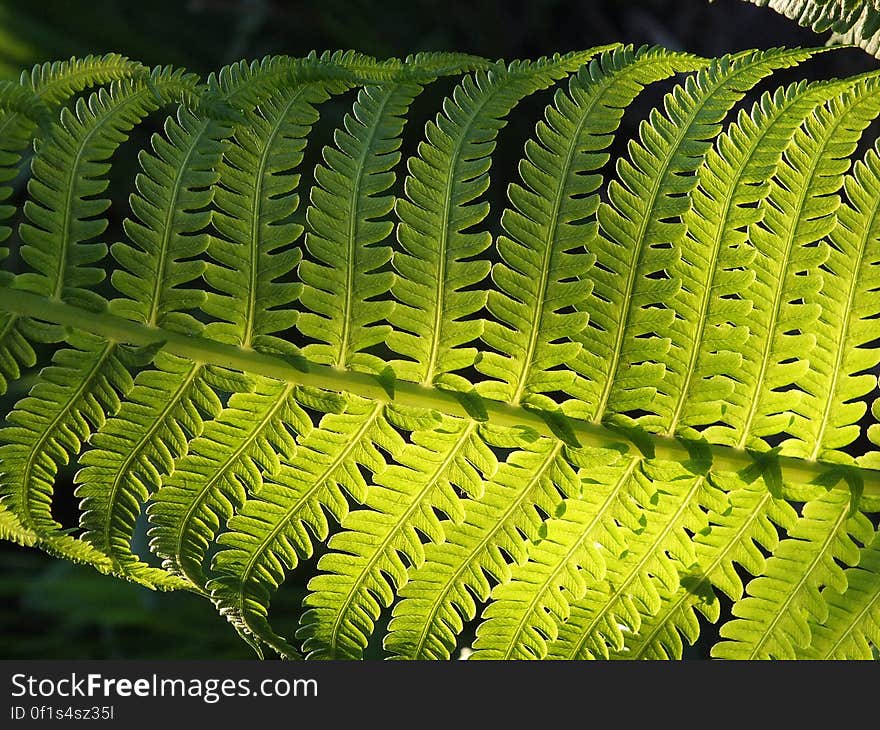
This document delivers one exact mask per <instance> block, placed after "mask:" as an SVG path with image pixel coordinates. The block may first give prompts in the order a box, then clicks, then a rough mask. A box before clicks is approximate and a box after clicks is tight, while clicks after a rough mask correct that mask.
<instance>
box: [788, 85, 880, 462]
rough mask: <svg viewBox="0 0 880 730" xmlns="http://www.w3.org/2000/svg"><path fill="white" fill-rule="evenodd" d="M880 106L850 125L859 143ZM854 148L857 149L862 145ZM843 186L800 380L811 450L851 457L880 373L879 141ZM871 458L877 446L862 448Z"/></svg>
mask: <svg viewBox="0 0 880 730" xmlns="http://www.w3.org/2000/svg"><path fill="white" fill-rule="evenodd" d="M873 93H876V91H875V92H873ZM878 112H880V108H878V107H877V106H876V105H875V104H873V103H871V102H869V104H868V109H866V114H865V115H864V116H860V117H859V118H857V119H855V120H853V119H852V118H851V117H850V119H849V120H848V125H847V129H848V130H850V129H853V128H855V129H854V131H853V132H850V135H851V136H850V137H849V139H852V141H853V143H854V142H855V141H857V136H856V134H855V130H858V129H859V128H863V127H864V126H865V125H866V123H867V122H868V121H870V119H871V118H872V117H873V116H874V115H876V114H877V113H878ZM845 141H846V138H844V139H841V135H839V134H838V135H836V136H835V142H836V143H837V144H841V148H838V154H842V153H846V151H847V147H843V146H842V143H844V142H845ZM849 149H850V150H851V151H850V153H849V154H852V151H854V147H851V148H849ZM843 189H844V190H845V192H846V197H847V200H848V201H849V202H844V203H843V204H842V205H841V206H840V208H839V209H838V210H837V216H836V225H835V226H834V228H833V230H832V231H831V237H830V244H831V245H830V246H829V256H828V259H827V260H826V261H825V263H824V264H823V268H822V270H823V286H822V289H821V290H820V292H818V295H817V296H813V297H811V298H810V299H809V300H808V303H810V304H814V305H815V304H818V305H819V306H820V307H821V311H822V314H821V316H820V317H819V320H818V322H817V325H816V326H815V327H812V328H811V333H812V334H813V335H815V337H816V346H815V348H814V350H813V351H812V352H811V354H810V370H809V374H808V376H807V377H805V378H803V379H800V380H799V381H798V384H799V385H802V387H803V389H804V390H805V391H806V395H805V396H804V399H803V400H802V402H801V407H800V408H799V409H798V415H799V416H802V417H804V418H806V419H809V420H810V426H809V429H808V430H807V429H805V430H806V433H808V434H809V441H807V444H808V446H811V448H810V451H809V458H811V459H817V458H819V459H823V460H825V461H848V462H851V461H852V457H851V456H848V455H846V453H845V451H844V449H845V447H847V446H848V445H849V444H851V443H852V442H853V441H855V440H856V439H857V438H858V437H859V435H860V432H861V429H860V427H859V421H860V419H861V418H862V417H863V416H864V415H865V412H866V411H867V407H868V406H867V403H866V402H865V401H864V400H862V398H864V396H866V395H868V394H869V393H871V392H872V391H873V390H874V387H875V385H876V380H875V377H874V375H873V374H871V373H874V372H876V369H877V365H878V364H880V353H878V352H877V350H876V349H869V348H867V347H865V346H866V345H870V343H871V342H872V341H873V340H874V339H875V323H874V320H875V319H876V318H877V316H878V315H880V302H878V300H877V290H878V289H880V156H878V150H877V146H876V144H875V147H874V149H872V150H870V151H869V152H868V154H867V155H866V156H865V158H864V160H861V161H859V162H857V163H856V166H855V168H854V170H853V172H852V174H850V175H847V176H846V178H845V179H844V180H843ZM810 396H812V398H811V397H810ZM797 435H798V436H800V432H799V433H798V434H797ZM875 453H876V452H875ZM870 458H871V455H870V453H866V454H864V455H863V456H862V459H870Z"/></svg>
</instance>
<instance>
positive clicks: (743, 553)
mask: <svg viewBox="0 0 880 730" xmlns="http://www.w3.org/2000/svg"><path fill="white" fill-rule="evenodd" d="M712 479H713V481H714V482H716V483H717V486H718V487H719V488H721V489H723V490H724V491H725V492H726V498H725V499H724V500H723V501H722V502H721V503H720V506H721V507H722V508H721V509H718V508H716V509H714V510H710V511H709V514H708V522H709V525H710V529H708V530H703V531H702V532H699V533H697V534H696V535H695V536H694V551H695V555H696V562H695V563H694V564H692V565H691V566H690V568H689V570H688V571H687V573H686V574H685V575H682V576H681V578H680V581H679V582H680V584H681V585H680V587H679V588H678V590H676V591H673V592H668V591H661V592H660V594H659V595H660V598H661V601H662V605H660V608H659V609H658V610H657V612H656V613H655V614H654V615H653V616H651V615H647V616H646V615H644V614H643V615H642V620H641V627H640V628H639V629H638V631H636V632H633V631H627V632H621V635H620V640H622V642H621V641H619V642H618V644H617V646H616V647H614V648H612V651H611V652H610V656H611V657H612V658H623V659H662V658H676V659H678V658H681V656H682V650H683V643H682V637H683V638H685V639H686V640H687V641H688V642H689V643H691V644H692V643H693V642H694V641H696V639H697V636H698V635H699V618H698V617H697V615H696V612H697V611H699V612H700V613H701V614H702V615H703V616H704V617H705V618H706V619H707V620H709V621H711V622H712V623H715V622H716V621H718V619H719V617H720V602H719V600H718V598H717V596H716V595H715V593H714V591H713V590H712V589H713V588H717V589H720V590H721V591H723V592H724V593H725V594H726V595H727V596H728V597H729V598H730V599H732V600H734V601H737V600H739V599H740V598H741V597H742V593H743V584H742V579H741V578H740V576H739V573H738V572H737V568H736V565H735V564H738V565H740V566H742V567H743V568H744V569H745V570H747V571H748V572H749V573H750V574H751V575H761V574H763V573H764V570H765V564H766V561H765V558H764V555H763V553H762V552H761V549H762V548H763V549H764V550H766V551H769V552H772V551H773V550H774V549H775V548H776V546H777V545H778V544H779V536H778V532H777V527H776V526H777V525H778V526H779V527H781V528H783V529H785V530H789V529H791V528H792V526H793V525H794V524H795V522H796V520H797V513H796V511H795V510H794V508H793V507H792V506H791V505H789V504H788V503H787V502H785V501H784V500H781V499H776V498H774V497H773V496H772V495H771V494H770V491H769V489H768V487H767V485H766V484H765V483H764V482H763V481H762V480H760V479H758V480H755V481H754V482H752V483H751V484H747V483H744V482H743V481H742V479H740V478H739V477H737V476H736V475H732V474H727V475H716V476H713V478H712ZM572 614H573V616H574V617H573V618H572V624H573V625H574V624H575V623H577V622H578V621H581V622H583V619H581V618H580V616H579V614H580V607H579V606H575V607H574V608H573V609H572ZM567 631H568V628H567V627H564V628H563V632H564V633H566V632H567Z"/></svg>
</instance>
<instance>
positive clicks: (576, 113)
mask: <svg viewBox="0 0 880 730" xmlns="http://www.w3.org/2000/svg"><path fill="white" fill-rule="evenodd" d="M698 65H699V62H697V61H696V59H693V58H691V57H688V56H685V55H682V54H669V53H667V52H666V51H663V50H661V49H656V48H653V49H647V48H642V49H639V50H638V51H633V49H632V48H619V49H616V50H614V51H606V52H605V53H603V54H601V55H600V56H599V57H598V58H595V59H593V61H592V62H591V63H590V64H589V66H582V67H581V69H580V70H579V71H578V73H577V74H576V75H574V76H573V77H572V78H571V79H570V81H569V85H568V92H567V93H566V92H564V91H562V90H561V89H560V90H557V92H556V95H555V97H554V103H553V104H552V105H550V106H548V107H547V109H546V111H545V115H544V120H543V121H541V122H539V123H538V126H537V137H536V138H535V139H533V140H530V141H529V142H528V143H526V150H525V152H526V156H525V158H524V159H523V160H522V161H521V162H520V165H519V171H520V174H521V176H522V179H523V183H524V185H525V187H522V186H520V185H518V184H514V185H512V186H511V187H510V188H509V189H508V195H509V196H510V200H511V203H512V205H513V208H508V209H507V210H505V211H504V214H503V215H502V218H501V223H502V226H503V227H504V229H505V231H506V232H507V234H508V235H502V236H501V237H500V238H499V239H498V241H497V248H498V253H499V255H500V256H501V259H502V261H501V262H500V263H498V264H496V265H495V266H494V267H493V269H492V280H493V282H494V283H495V285H496V287H497V289H495V290H493V291H491V292H490V293H489V296H488V301H487V307H488V309H489V312H490V313H491V314H492V315H494V320H491V321H487V322H486V324H485V329H484V332H483V334H482V336H481V337H482V339H483V341H484V342H485V343H486V344H487V345H489V347H491V348H492V349H493V350H496V351H497V352H494V351H490V352H487V353H485V354H484V355H483V357H482V358H481V359H480V361H479V363H478V364H477V368H478V369H479V370H480V372H482V373H484V374H485V375H487V376H489V377H490V378H492V379H491V380H488V381H483V382H481V383H480V384H479V386H478V391H479V392H480V394H481V395H484V396H486V397H488V398H493V399H495V400H501V401H504V402H508V403H512V404H514V405H518V404H519V403H521V402H525V403H529V404H532V405H535V406H537V407H544V408H551V409H552V408H553V406H554V405H555V404H554V403H553V402H552V401H549V402H548V398H547V396H546V395H544V394H545V393H548V392H554V391H563V390H566V388H567V387H568V386H569V385H570V384H571V382H572V380H573V377H574V374H573V372H572V371H571V370H569V369H561V368H560V366H561V365H567V364H568V363H569V362H570V361H571V360H573V359H574V357H575V356H576V354H577V352H578V350H579V349H580V348H579V346H578V343H577V342H575V341H572V339H573V338H574V336H575V335H576V334H577V333H578V332H580V331H581V330H582V329H583V328H584V327H585V326H586V325H587V320H588V314H587V312H586V311H584V307H583V303H584V301H585V299H586V297H587V296H588V295H589V288H590V286H591V280H590V278H589V277H587V276H585V274H586V273H587V272H588V271H589V270H590V268H591V266H592V263H593V261H594V257H592V255H591V254H590V253H589V250H590V248H591V245H590V242H591V241H592V239H593V238H594V237H595V234H596V222H595V212H596V209H597V208H598V205H599V195H598V193H597V190H598V189H599V187H600V185H601V182H602V178H601V176H600V175H598V174H597V170H599V169H600V168H601V167H602V165H604V164H605V162H606V161H607V158H608V155H607V153H605V152H604V150H605V149H606V148H607V147H608V146H609V145H610V144H611V141H612V135H613V133H614V132H615V131H616V130H617V127H618V125H619V124H620V119H621V117H622V116H623V110H624V109H625V108H626V107H627V106H629V104H630V103H632V101H633V99H634V98H635V96H636V95H637V94H638V93H639V92H640V91H641V90H642V88H643V87H644V86H646V85H648V84H650V83H653V82H655V81H659V80H661V79H663V78H666V77H668V76H671V75H672V74H673V73H675V72H676V71H685V70H694V69H695V68H696V67H697V66H698ZM584 242H587V243H586V244H585V243H584ZM584 248H586V249H587V250H586V251H584ZM572 308H573V309H574V310H575V311H570V312H565V313H560V310H563V311H564V310H566V309H572ZM559 340H561V342H557V341H559Z"/></svg>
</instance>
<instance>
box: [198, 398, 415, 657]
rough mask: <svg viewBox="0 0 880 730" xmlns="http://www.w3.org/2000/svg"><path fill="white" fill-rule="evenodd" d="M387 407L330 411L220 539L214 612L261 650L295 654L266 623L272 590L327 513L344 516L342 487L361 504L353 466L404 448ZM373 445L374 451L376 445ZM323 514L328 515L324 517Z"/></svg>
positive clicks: (321, 533)
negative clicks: (264, 647)
mask: <svg viewBox="0 0 880 730" xmlns="http://www.w3.org/2000/svg"><path fill="white" fill-rule="evenodd" d="M385 410H386V409H385V406H384V405H383V404H382V403H381V402H379V403H370V402H369V401H366V400H363V399H354V400H352V401H350V402H349V403H348V405H347V407H346V409H345V411H343V412H342V413H340V414H328V415H326V416H324V417H323V418H322V419H321V423H320V426H319V427H318V428H316V429H314V430H312V431H310V432H309V433H308V434H307V435H306V436H305V438H301V439H300V440H299V443H298V444H297V452H296V456H295V458H293V459H292V460H291V461H290V463H289V464H288V465H286V466H283V467H282V469H281V470H279V471H278V472H277V473H276V474H275V475H274V477H273V478H272V479H271V480H270V481H267V482H266V483H265V484H264V485H263V487H262V489H261V490H260V491H259V492H258V493H257V494H254V495H252V496H250V497H249V499H248V500H247V501H246V502H245V503H244V505H243V506H242V507H241V509H239V510H238V514H236V515H235V516H234V517H233V518H232V519H231V520H230V521H229V530H228V532H226V533H224V534H223V535H221V536H220V538H219V541H218V542H219V543H220V545H221V549H220V550H219V551H218V552H217V554H216V556H215V558H214V561H213V565H212V568H213V571H214V574H215V575H216V576H217V577H216V578H215V579H214V580H213V581H211V583H210V584H209V588H210V590H211V595H212V598H213V600H214V602H215V603H216V605H217V607H218V610H219V611H220V612H221V613H223V614H224V615H225V616H226V617H227V618H228V619H229V620H230V621H231V622H232V624H233V625H234V626H235V627H236V629H237V630H238V631H239V633H241V634H242V636H244V637H245V638H246V640H248V641H249V642H250V643H251V644H252V645H254V646H255V648H257V649H258V650H259V642H265V643H266V644H268V645H269V646H271V647H272V648H273V649H275V650H276V651H277V652H278V653H279V654H281V655H282V656H288V657H294V656H297V655H298V651H297V650H296V649H294V648H293V647H292V646H291V645H290V643H289V642H288V641H287V640H286V639H284V638H283V637H281V636H279V635H278V634H277V633H276V632H275V631H273V630H272V628H271V626H270V625H269V622H268V612H269V601H270V598H271V595H272V593H273V592H274V591H275V590H276V589H277V587H278V586H279V585H280V584H281V583H282V581H283V580H284V576H285V572H286V570H288V569H291V570H292V569H293V568H295V567H296V565H297V564H298V563H299V560H300V557H309V556H311V554H312V551H313V549H314V548H313V542H312V537H311V536H310V534H309V531H307V529H306V528H308V530H310V531H311V534H312V535H314V537H315V538H316V539H318V540H322V541H323V540H326V538H327V535H328V533H329V525H328V522H327V517H328V516H329V517H331V518H332V519H334V520H335V521H336V522H342V521H343V520H344V518H345V516H346V515H347V514H348V502H347V501H346V498H345V496H344V494H343V490H344V491H345V492H347V493H348V494H350V495H351V496H352V497H353V498H354V499H355V500H356V501H358V502H363V501H364V499H365V497H366V493H367V489H368V487H367V482H366V481H365V479H364V476H363V475H362V474H361V471H360V470H359V466H362V467H364V468H365V469H368V470H369V471H370V472H372V473H373V474H378V473H380V472H381V471H383V470H384V469H385V466H386V464H385V458H384V456H383V455H382V453H381V452H380V451H379V450H378V448H382V449H383V450H387V451H391V452H392V453H394V452H397V451H399V450H400V449H401V448H402V441H401V438H400V435H399V434H398V433H397V432H396V431H395V430H394V429H393V428H392V427H391V425H390V423H389V422H388V420H387V419H386V417H385ZM377 447H378V448H377ZM325 513H326V514H325Z"/></svg>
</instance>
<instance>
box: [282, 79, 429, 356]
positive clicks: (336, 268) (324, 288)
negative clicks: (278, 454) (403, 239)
mask: <svg viewBox="0 0 880 730" xmlns="http://www.w3.org/2000/svg"><path fill="white" fill-rule="evenodd" d="M421 91H422V87H421V86H420V85H418V84H412V83H410V84H392V85H388V86H384V87H381V86H367V87H365V88H364V89H362V90H361V91H360V93H359V94H358V98H357V101H356V102H355V105H354V109H353V110H352V113H351V114H348V115H346V117H345V121H344V124H343V127H342V128H340V129H337V130H336V132H335V134H334V140H335V146H334V147H325V148H324V160H325V162H326V163H327V166H326V167H325V166H324V165H319V166H318V167H317V168H316V170H315V178H316V181H317V185H316V186H315V187H314V188H313V189H312V204H311V205H310V206H309V209H308V211H307V212H306V220H307V221H308V224H309V228H310V230H309V232H308V233H307V235H306V247H307V249H308V251H309V253H310V254H311V256H312V257H313V260H308V259H306V260H304V261H303V262H302V263H301V264H300V267H299V275H300V277H301V279H302V281H303V283H304V289H303V292H302V295H301V297H300V301H301V302H302V304H303V306H304V307H305V309H306V310H307V311H306V312H304V313H303V314H301V315H300V316H299V318H298V320H297V328H298V329H299V330H300V332H302V333H303V334H304V335H305V336H306V337H309V338H311V339H312V340H315V341H316V342H314V343H313V344H309V345H307V346H306V348H305V350H304V351H303V354H304V355H305V357H307V358H309V359H311V360H313V361H315V362H321V363H327V364H330V365H335V366H336V367H340V368H351V369H353V370H367V371H373V372H379V371H381V370H382V369H383V368H384V367H385V364H384V362H383V361H382V360H380V359H379V358H377V357H376V356H374V355H370V354H368V353H365V352H363V351H364V350H367V349H368V348H370V347H373V346H374V345H376V344H378V343H380V342H384V341H385V338H386V337H387V335H388V331H389V329H390V328H389V327H388V325H384V324H377V323H381V322H382V321H383V320H385V319H387V318H388V316H389V314H390V312H391V307H392V306H393V305H392V303H391V301H390V300H389V299H388V298H387V297H386V298H385V299H383V300H381V301H377V300H376V297H379V296H381V295H386V294H387V292H388V291H389V290H390V288H391V283H392V280H393V276H394V274H393V273H392V272H391V271H389V270H387V267H386V264H387V263H388V262H389V261H390V260H391V247H390V246H388V245H377V244H381V243H383V242H384V241H385V240H386V239H387V238H388V236H389V235H390V233H391V232H392V230H393V228H394V226H393V224H392V223H391V221H389V220H387V216H388V214H389V213H390V212H391V210H392V208H393V207H394V200H393V196H390V195H382V193H384V192H385V191H386V190H387V189H388V188H389V187H391V185H392V184H393V183H394V179H395V174H394V172H393V168H394V167H395V166H396V165H397V163H398V161H399V160H400V153H399V152H398V151H397V149H398V147H399V146H400V143H401V139H400V135H401V133H402V132H403V125H404V123H405V114H406V111H407V109H408V108H409V106H410V104H411V103H412V101H413V100H414V99H415V97H416V96H417V95H418V94H419V93H420V92H421Z"/></svg>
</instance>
